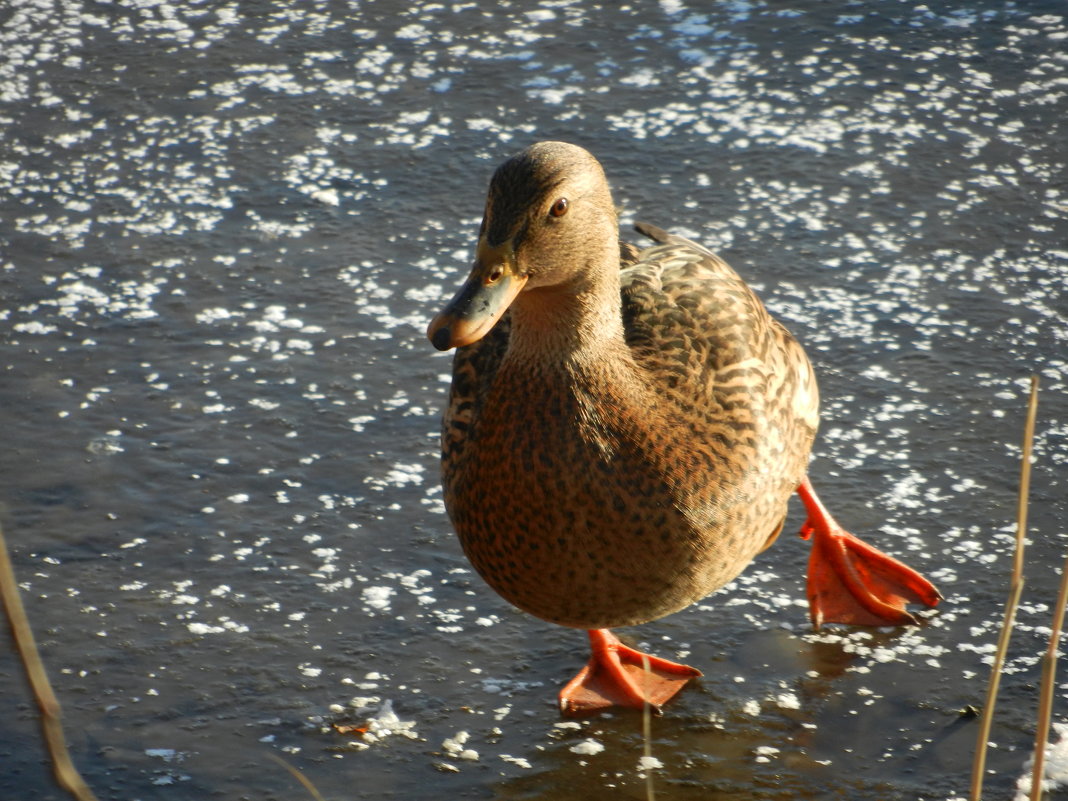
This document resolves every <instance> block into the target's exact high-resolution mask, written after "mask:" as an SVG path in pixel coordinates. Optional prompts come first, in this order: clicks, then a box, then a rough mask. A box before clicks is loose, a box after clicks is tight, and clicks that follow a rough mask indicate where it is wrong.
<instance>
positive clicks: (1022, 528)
mask: <svg viewBox="0 0 1068 801" xmlns="http://www.w3.org/2000/svg"><path fill="white" fill-rule="evenodd" d="M1037 412H1038V376H1037V375H1033V376H1031V396H1030V399H1029V401H1028V404H1027V422H1026V423H1025V424H1024V435H1023V448H1022V451H1023V454H1022V456H1021V458H1020V491H1019V494H1018V495H1017V501H1016V550H1015V553H1014V557H1013V563H1012V584H1011V585H1010V588H1009V600H1008V603H1007V604H1006V606H1005V619H1004V620H1003V621H1002V624H1001V634H1000V635H999V636H998V647H997V652H996V653H995V656H994V665H993V667H992V668H991V670H990V684H989V686H988V687H987V692H986V704H985V705H984V707H983V715H982V718H981V720H980V721H979V737H978V739H977V742H976V745H975V761H974V763H973V764H972V781H971V801H980V799H981V798H982V796H983V777H984V774H985V773H986V747H987V743H988V742H989V741H990V725H991V722H992V721H993V719H994V706H995V704H996V703H997V696H998V686H999V685H1000V684H1001V671H1002V669H1003V668H1004V666H1005V654H1006V653H1007V652H1008V650H1009V638H1010V637H1011V636H1012V628H1013V624H1014V623H1015V621H1016V609H1017V608H1018V607H1019V605H1020V594H1021V593H1022V592H1023V586H1024V577H1023V562H1024V540H1025V539H1026V533H1027V496H1028V493H1029V491H1030V488H1031V449H1032V443H1033V441H1034V436H1035V416H1036V414H1037Z"/></svg>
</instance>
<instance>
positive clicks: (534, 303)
mask: <svg viewBox="0 0 1068 801" xmlns="http://www.w3.org/2000/svg"><path fill="white" fill-rule="evenodd" d="M636 228H637V230H638V232H639V233H641V234H642V235H643V236H644V237H646V238H647V239H648V240H650V241H651V244H650V245H648V246H646V247H638V246H635V245H632V244H630V243H626V242H621V237H620V229H619V221H618V212H617V209H616V206H615V204H614V202H613V198H612V194H611V190H610V188H609V184H608V180H607V178H606V176H605V173H604V170H603V168H602V166H601V164H600V163H599V162H598V160H597V159H596V158H595V157H594V156H593V155H592V154H591V153H590V152H589V151H587V150H586V149H584V148H582V147H579V146H577V145H574V144H570V143H566V142H555V141H545V142H537V143H535V144H532V145H530V146H529V147H527V148H525V149H524V150H522V151H521V152H519V153H517V154H515V155H514V156H512V157H510V158H508V159H507V160H505V161H504V162H503V163H501V164H500V166H499V167H497V169H496V171H495V172H494V173H493V175H492V178H491V179H490V182H489V189H488V193H487V199H486V205H485V212H484V216H483V219H482V224H481V227H480V229H479V233H478V240H477V245H476V252H475V258H474V263H473V266H472V268H471V271H470V274H469V276H468V277H467V279H466V281H465V282H464V283H463V284H462V286H461V287H460V288H459V290H458V291H457V293H456V295H455V296H454V297H453V298H452V299H451V300H450V301H449V302H448V303H447V304H446V305H445V306H444V308H443V309H442V310H441V311H440V312H439V313H437V314H436V315H435V316H434V317H433V319H432V320H431V322H430V324H429V326H428V329H427V336H428V338H429V340H430V342H431V343H432V345H433V346H434V347H435V348H437V349H438V350H440V351H446V350H450V349H455V350H456V352H455V355H454V357H453V362H452V381H451V386H450V390H449V395H448V401H447V404H446V408H445V411H444V415H443V423H442V434H441V475H442V485H443V490H444V501H445V507H446V510H447V512H448V516H449V519H450V521H451V523H452V526H453V528H454V529H455V531H456V533H457V535H458V538H459V541H460V544H461V546H462V548H463V551H464V553H465V555H466V557H467V558H468V560H469V561H470V563H471V565H472V566H473V567H474V569H475V570H476V572H477V573H478V574H479V575H480V576H481V577H482V578H483V579H484V580H485V582H486V583H487V584H489V586H490V587H491V588H492V589H494V590H495V591H496V592H497V593H499V594H500V595H501V596H502V597H503V598H504V599H505V600H507V601H508V602H510V603H511V604H512V605H514V606H515V607H518V608H519V609H520V610H522V611H524V612H527V613H529V614H531V615H534V616H536V617H538V618H540V619H542V620H545V621H548V622H549V623H554V624H557V625H560V626H566V627H571V628H576V629H582V630H585V631H586V632H587V636H588V639H589V642H590V649H591V656H590V658H589V660H588V661H587V663H586V665H585V666H584V667H583V668H582V669H581V670H580V671H579V673H578V674H577V675H576V676H575V677H574V678H573V679H571V680H570V681H569V682H567V683H566V684H565V685H564V687H563V688H562V689H561V690H560V692H559V697H558V703H559V706H560V710H561V712H563V713H564V714H565V715H577V714H585V713H588V712H591V711H595V710H599V709H605V708H607V707H610V706H617V705H618V706H624V707H644V706H646V705H648V706H650V707H652V708H653V709H654V710H656V711H659V710H660V709H661V707H662V706H663V704H664V703H666V701H668V700H669V699H671V698H672V697H674V696H675V695H676V693H678V692H679V691H680V690H681V689H682V687H683V686H684V685H685V684H686V683H687V682H688V681H690V680H691V679H693V678H695V677H697V676H700V675H701V672H700V671H699V670H698V669H697V668H694V667H691V666H688V665H684V664H680V663H677V662H673V661H671V660H668V659H665V658H663V657H659V656H655V655H651V654H646V653H643V652H641V651H640V650H638V649H636V648H633V647H631V646H629V645H626V644H624V643H623V642H622V641H621V640H620V639H619V638H618V637H617V636H616V635H615V634H614V633H613V632H612V631H611V630H612V629H614V628H617V627H619V626H632V625H637V624H642V623H647V622H650V621H653V620H657V619H659V618H662V617H664V616H666V615H670V614H672V613H674V612H677V611H679V610H681V609H684V608H685V607H687V606H689V605H690V604H692V603H694V602H696V601H698V600H700V599H702V598H704V597H705V596H707V595H709V594H711V593H713V592H715V591H716V590H717V589H719V588H721V587H723V586H724V585H726V584H727V583H728V582H730V581H732V580H733V579H734V578H735V577H737V576H738V575H739V574H740V573H741V572H742V571H743V570H744V569H745V567H746V566H747V565H748V564H749V563H750V562H751V561H752V560H753V558H754V557H755V556H756V555H757V554H759V553H760V552H761V551H763V550H764V549H765V548H767V547H769V546H770V545H771V544H772V543H773V542H774V541H775V540H776V538H777V537H778V536H779V533H780V532H781V531H782V529H783V527H784V524H785V521H786V515H787V504H788V501H789V500H790V498H791V497H792V496H793V495H794V493H797V494H798V496H799V497H800V499H801V501H802V503H803V505H804V508H805V511H806V513H807V517H806V520H805V522H804V524H803V526H802V528H801V536H802V537H803V538H805V539H809V540H811V542H812V550H811V555H810V558H809V563H808V578H807V596H808V602H809V611H810V617H811V620H812V623H813V624H814V625H815V626H816V627H817V628H818V627H819V626H820V625H821V624H823V623H830V622H835V623H845V624H851V625H861V626H886V625H903V624H911V623H916V622H917V619H916V618H915V616H914V615H913V614H912V612H910V611H909V610H908V608H907V605H908V604H922V605H925V606H927V607H933V606H935V605H937V603H938V601H939V600H940V599H941V597H942V596H941V595H940V594H939V592H938V590H937V589H936V588H935V587H934V585H933V584H932V583H931V582H930V581H929V580H927V579H926V578H924V577H923V576H922V575H920V574H919V573H918V572H916V571H915V570H913V569H912V568H910V567H908V566H907V565H905V564H903V563H902V562H900V561H898V560H897V559H895V558H893V557H891V556H889V555H887V554H885V553H883V552H882V551H880V550H878V549H876V548H874V547H873V546H871V545H869V544H867V543H865V542H863V541H862V540H860V539H859V538H857V537H855V536H854V535H852V534H850V533H848V532H847V531H846V530H845V529H843V528H842V527H841V526H840V525H839V524H838V523H837V522H836V521H835V519H834V518H833V517H832V516H831V515H830V513H829V512H828V511H827V509H826V508H825V507H824V506H823V504H822V502H821V500H820V499H819V498H818V496H817V495H816V493H815V490H814V489H813V487H812V484H811V482H810V481H809V479H808V477H807V466H808V462H809V456H810V452H811V449H812V445H813V442H814V439H815V436H816V431H817V426H818V418H819V390H818V387H817V383H816V378H815V374H814V372H813V368H812V365H811V363H810V361H809V359H808V357H807V356H806V354H805V351H804V349H803V348H802V346H801V344H800V343H799V342H798V340H797V339H795V338H794V337H793V336H792V335H791V334H790V333H788V332H787V330H786V329H785V328H784V327H783V326H782V325H781V324H780V323H779V322H778V321H777V320H775V319H774V318H773V317H772V316H771V315H770V314H769V312H768V311H767V309H766V308H765V306H764V304H763V303H762V302H761V301H760V299H759V298H758V297H757V295H756V294H755V293H754V291H753V290H752V289H751V288H750V287H749V286H748V285H747V284H746V283H745V281H743V280H742V278H741V277H740V276H739V275H738V274H737V273H736V272H735V271H734V270H733V269H732V268H731V267H730V266H728V264H727V263H726V262H725V261H724V260H723V259H721V258H719V257H718V256H716V255H715V254H714V253H713V252H712V251H710V250H708V249H707V248H705V247H703V246H702V245H700V244H698V243H696V242H693V241H691V240H689V239H686V238H684V237H682V236H678V235H674V234H670V233H668V232H666V231H665V230H663V229H661V228H658V227H656V226H654V225H650V224H644V223H639V224H638V225H637V226H636Z"/></svg>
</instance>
